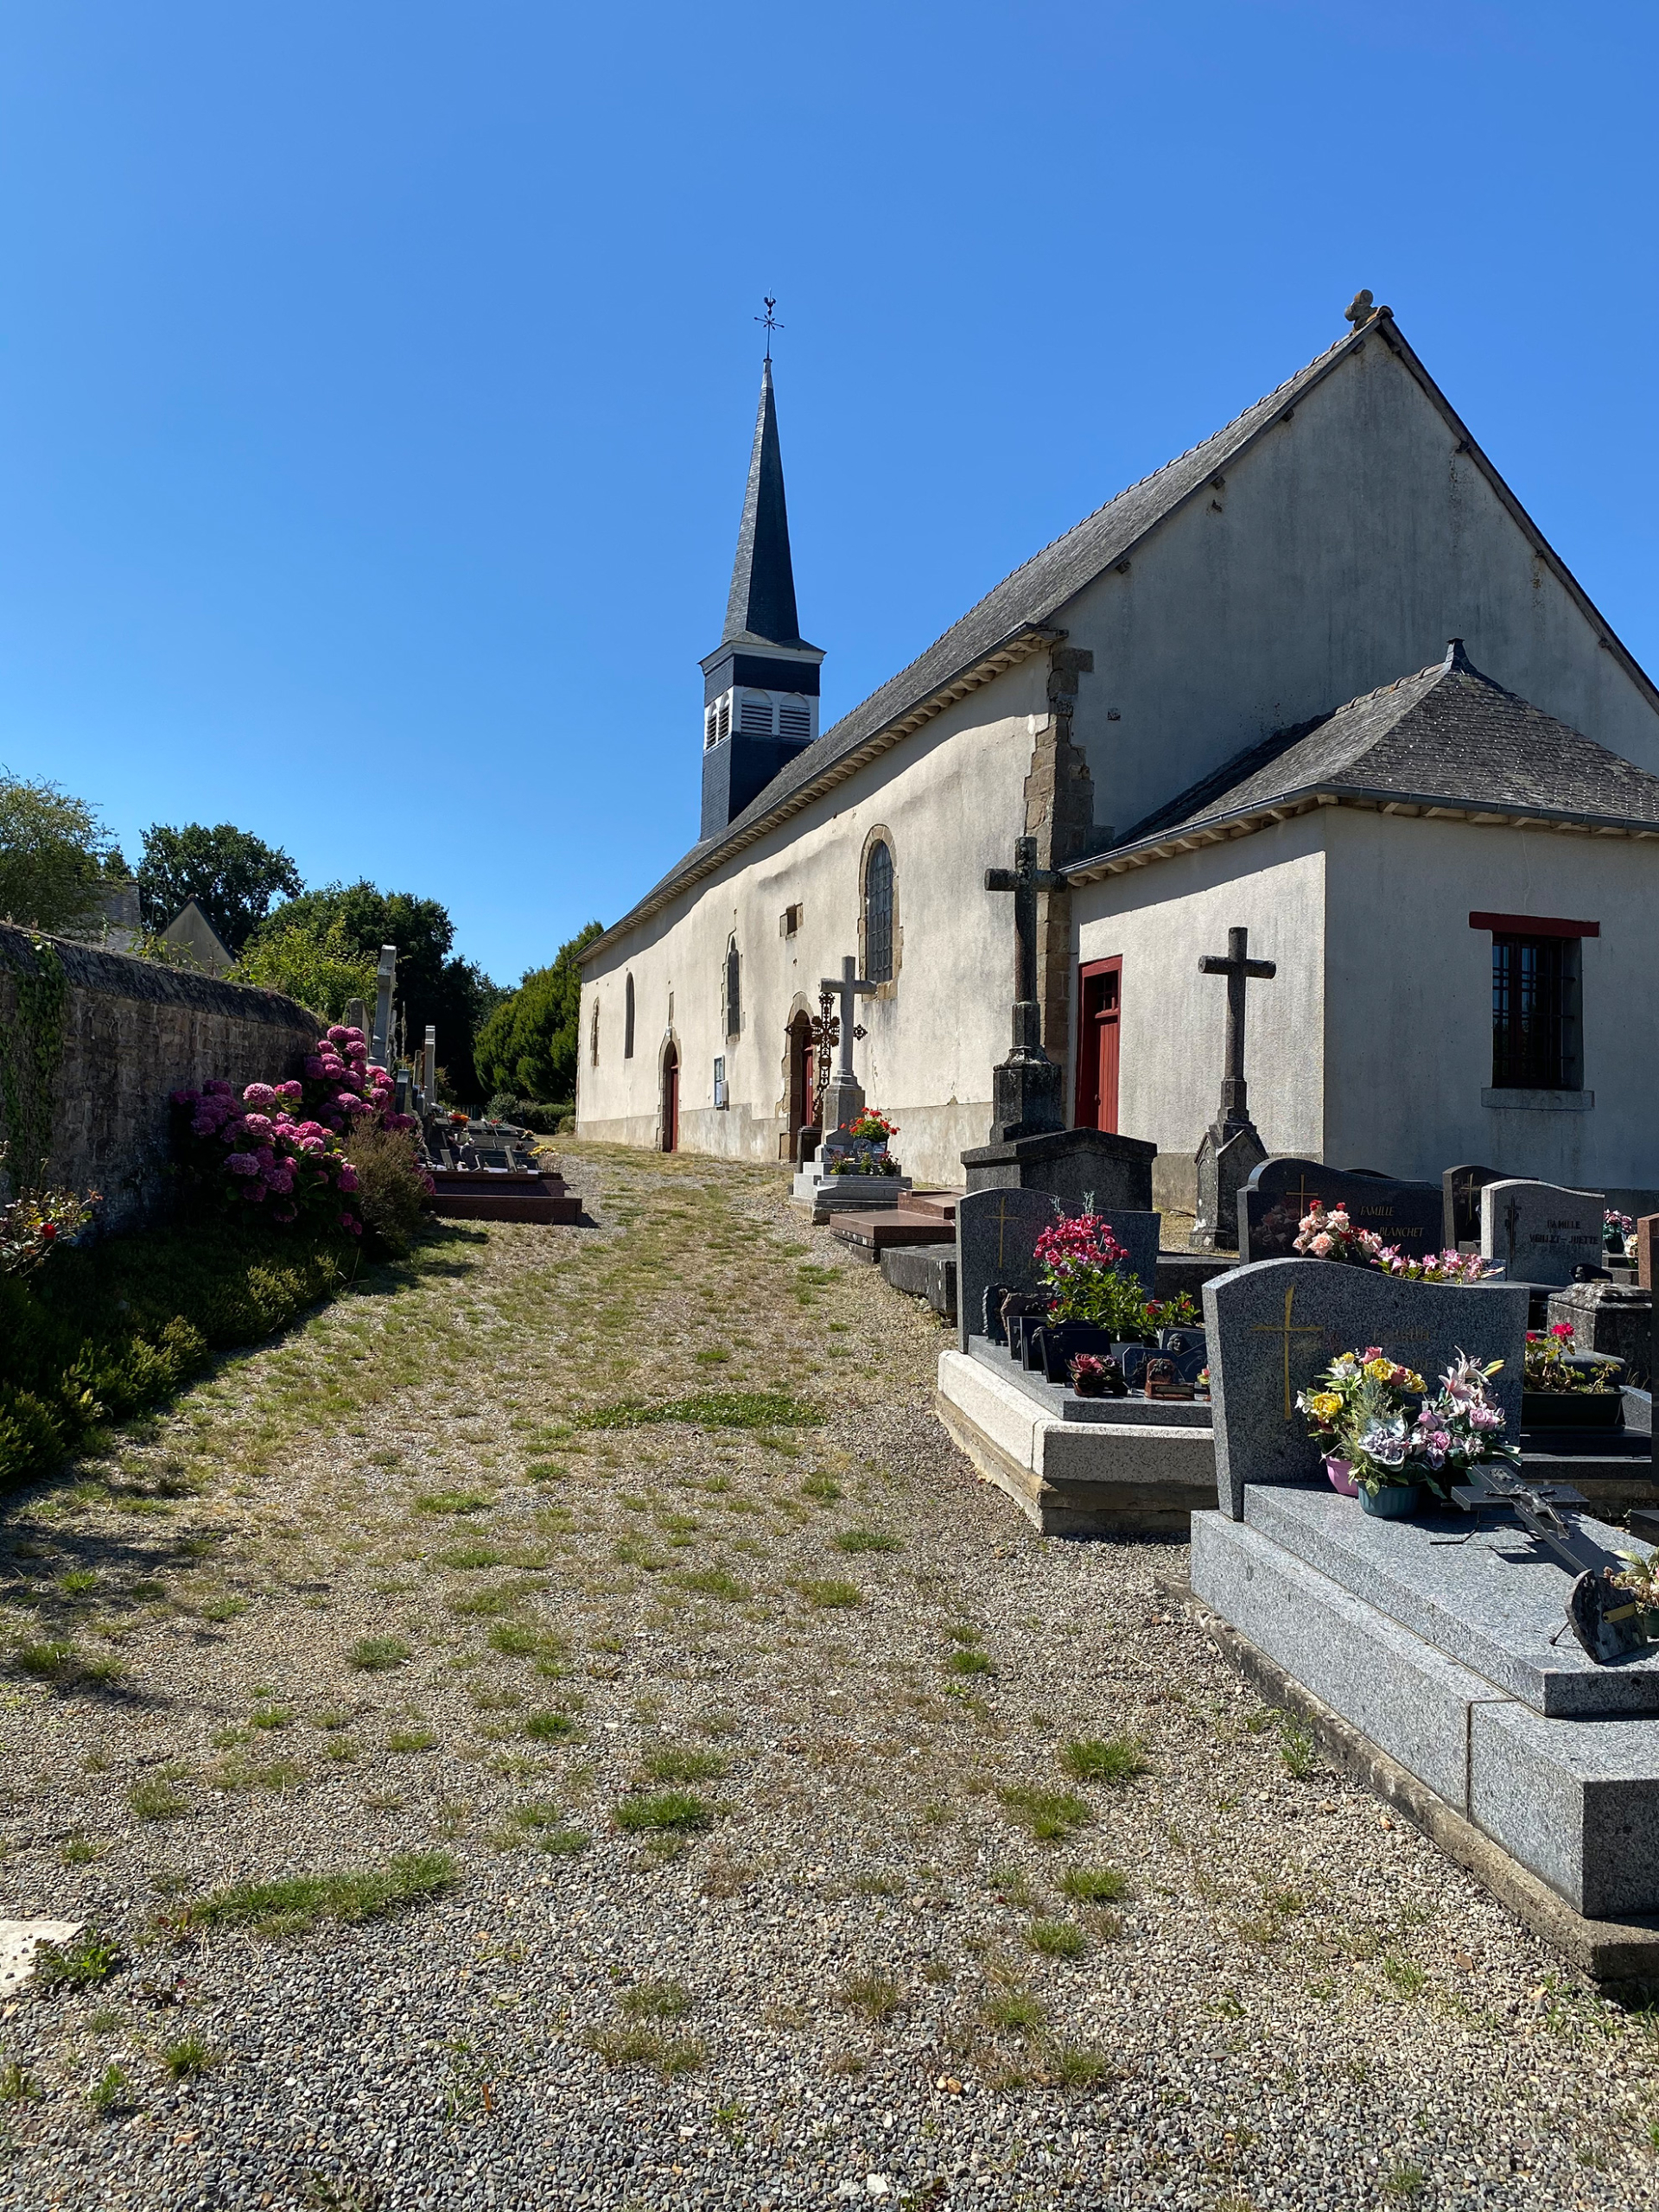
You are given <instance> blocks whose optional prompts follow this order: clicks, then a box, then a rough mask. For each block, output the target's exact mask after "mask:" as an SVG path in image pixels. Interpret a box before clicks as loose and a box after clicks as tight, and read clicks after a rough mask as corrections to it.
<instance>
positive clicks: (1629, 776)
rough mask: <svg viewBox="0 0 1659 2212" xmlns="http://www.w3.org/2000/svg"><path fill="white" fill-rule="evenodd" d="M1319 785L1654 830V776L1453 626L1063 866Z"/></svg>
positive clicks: (1391, 800)
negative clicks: (1528, 689)
mask: <svg viewBox="0 0 1659 2212" xmlns="http://www.w3.org/2000/svg"><path fill="white" fill-rule="evenodd" d="M1320 794H1324V795H1326V796H1328V797H1331V798H1337V799H1342V798H1348V799H1353V800H1359V801H1363V802H1366V803H1375V804H1380V805H1392V806H1397V807H1401V808H1405V807H1411V808H1413V809H1416V808H1429V809H1433V808H1446V809H1448V810H1455V811H1457V812H1459V813H1482V812H1486V813H1498V814H1502V815H1522V816H1525V815H1529V814H1538V815H1541V816H1544V817H1548V818H1549V819H1551V820H1554V821H1563V822H1584V823H1608V824H1610V825H1617V826H1618V827H1620V828H1624V829H1635V828H1644V827H1647V826H1649V825H1651V826H1652V827H1653V828H1654V829H1659V776H1651V775H1649V773H1648V772H1647V770H1646V769H1645V768H1638V767H1637V766H1635V765H1634V764H1633V763H1632V762H1630V761H1629V760H1623V759H1621V758H1620V756H1619V755H1618V753H1611V752H1609V751H1608V749H1607V747H1605V745H1599V744H1598V743H1597V742H1596V741H1595V739H1594V738H1592V737H1586V736H1585V735H1584V734H1583V733H1582V732H1581V731H1580V730H1576V729H1573V728H1569V727H1568V725H1567V723H1566V722H1559V721H1556V720H1555V719H1554V716H1553V715H1546V714H1544V713H1542V712H1541V710H1540V709H1538V708H1536V707H1535V706H1533V705H1531V704H1530V703H1529V702H1528V701H1527V700H1525V699H1522V698H1521V697H1519V696H1517V695H1516V693H1515V692H1513V691H1506V690H1504V689H1503V685H1502V684H1501V683H1494V682H1493V681H1492V679H1491V677H1490V676H1483V675H1482V673H1481V672H1480V671H1479V670H1478V668H1477V667H1476V666H1475V665H1474V664H1473V663H1472V662H1471V660H1470V658H1469V656H1468V655H1467V653H1465V652H1464V649H1463V640H1462V639H1460V638H1454V639H1452V644H1451V646H1450V649H1449V650H1448V652H1447V653H1446V658H1445V659H1444V660H1443V661H1436V662H1435V663H1434V664H1433V666H1432V667H1430V668H1424V669H1420V670H1418V671H1417V672H1416V674H1415V675H1413V676H1402V677H1399V678H1398V679H1397V680H1396V681H1395V682H1394V683H1385V684H1384V685H1383V687H1382V688H1381V689H1380V690H1376V691H1368V692H1367V693H1366V694H1365V696H1363V698H1359V699H1351V700H1350V701H1349V702H1348V703H1347V704H1346V705H1345V706H1342V707H1338V709H1337V710H1336V712H1335V713H1334V714H1332V715H1325V716H1324V717H1322V718H1321V719H1319V721H1313V722H1301V723H1299V724H1298V725H1297V726H1296V727H1295V728H1292V729H1286V730H1280V731H1278V732H1276V733H1275V734H1274V735H1273V736H1272V737H1268V738H1264V739H1263V740H1262V742H1261V743H1260V744H1257V745H1253V746H1251V747H1248V748H1247V750H1245V751H1244V752H1243V753H1235V754H1234V755H1233V757H1232V759H1231V760H1227V761H1224V763H1223V764H1222V766H1220V767H1219V768H1217V770H1216V772H1214V774H1213V775H1210V776H1206V777H1205V779H1203V781H1202V782H1200V783H1196V784H1192V785H1189V786H1188V788H1187V789H1186V790H1185V791H1182V792H1181V793H1180V794H1179V796H1178V797H1177V798H1173V799H1172V800H1171V801H1170V802H1169V804H1168V805H1166V806H1163V807H1160V808H1159V810H1157V812H1156V813H1155V814H1150V815H1148V816H1147V817H1146V819H1145V820H1144V821H1142V822H1139V823H1136V824H1135V827H1134V829H1131V830H1130V831H1129V832H1128V835H1127V836H1124V837H1122V838H1121V839H1120V840H1119V841H1118V842H1117V843H1116V845H1115V846H1113V847H1112V848H1111V849H1110V850H1109V852H1106V853H1101V854H1096V855H1091V856H1090V857H1089V858H1087V859H1084V860H1080V861H1076V862H1074V863H1073V865H1072V868H1071V869H1070V870H1068V873H1073V874H1078V875H1091V874H1101V873H1103V872H1105V871H1106V869H1107V868H1108V865H1109V863H1112V862H1117V861H1123V860H1126V859H1128V857H1129V856H1130V855H1135V854H1136V853H1147V854H1148V855H1149V854H1150V853H1152V852H1155V851H1156V850H1157V849H1159V848H1160V846H1164V845H1172V846H1173V841H1175V840H1177V839H1179V838H1185V837H1186V836H1189V835H1190V834H1192V833H1202V832H1204V831H1205V830H1208V829H1218V828H1220V827H1221V826H1222V825H1224V824H1227V823H1243V822H1245V821H1247V820H1248V819H1249V817H1251V816H1253V815H1259V814H1262V812H1264V810H1268V809H1271V808H1275V807H1294V806H1297V805H1299V804H1303V803H1306V802H1311V801H1312V800H1313V799H1314V798H1316V797H1317V796H1319V795H1320Z"/></svg>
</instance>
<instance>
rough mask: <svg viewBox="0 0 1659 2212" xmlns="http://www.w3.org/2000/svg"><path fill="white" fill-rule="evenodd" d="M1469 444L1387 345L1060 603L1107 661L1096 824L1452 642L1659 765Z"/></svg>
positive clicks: (1591, 730)
mask: <svg viewBox="0 0 1659 2212" xmlns="http://www.w3.org/2000/svg"><path fill="white" fill-rule="evenodd" d="M1449 397H1451V398H1452V400H1453V402H1454V403H1455V401H1456V397H1457V395H1456V394H1455V393H1452V394H1450V395H1449ZM1473 427H1474V429H1475V430H1476V433H1477V435H1478V431H1479V427H1480V426H1479V424H1478V423H1476V424H1475V425H1474V426H1473ZM1456 443H1457V440H1456V437H1455V435H1454V434H1453V432H1452V430H1451V429H1450V428H1449V427H1448V425H1447V424H1446V420H1445V418H1444V417H1443V416H1442V415H1441V414H1440V410H1439V409H1438V408H1437V407H1435V406H1434V405H1433V403H1432V401H1430V400H1429V399H1428V398H1427V396H1426V395H1425V394H1424V392H1423V391H1422V388H1421V385H1419V384H1418V383H1417V381H1416V379H1415V378H1414V377H1413V376H1412V374H1411V373H1410V372H1409V371H1408V369H1407V368H1406V367H1405V366H1404V365H1402V363H1401V361H1400V360H1399V359H1398V358H1397V357H1396V356H1395V355H1394V354H1393V353H1389V351H1388V350H1387V348H1386V347H1385V346H1383V343H1382V341H1381V340H1379V339H1377V338H1375V337H1373V338H1371V339H1370V340H1367V342H1366V345H1365V346H1364V349H1363V352H1361V353H1358V354H1357V355H1356V356H1354V357H1351V359H1348V360H1347V361H1345V362H1344V363H1343V364H1342V365H1339V366H1338V368H1336V369H1335V370H1333V371H1332V373H1331V374H1330V375H1329V376H1328V377H1327V378H1325V381H1324V383H1323V384H1321V385H1319V386H1318V387H1317V388H1316V389H1315V390H1314V391H1312V392H1311V393H1309V394H1308V395H1307V396H1306V397H1304V398H1303V399H1302V400H1301V401H1300V403H1299V404H1298V405H1297V407H1296V410H1295V412H1294V416H1293V417H1292V419H1291V421H1290V422H1289V423H1286V424H1285V425H1283V426H1282V427H1280V428H1274V429H1271V430H1269V431H1268V433H1267V434H1266V435H1265V436H1263V437H1262V439H1260V440H1259V441H1258V442H1257V443H1256V445H1255V447H1254V448H1252V450H1251V451H1250V452H1249V454H1246V455H1245V457H1244V458H1243V460H1242V461H1238V462H1237V463H1236V464H1235V465H1234V466H1233V467H1230V469H1229V470H1228V471H1227V474H1226V481H1225V483H1224V485H1223V486H1221V487H1220V488H1219V489H1216V488H1214V487H1206V488H1205V491H1203V492H1202V493H1199V494H1198V496H1197V497H1196V498H1195V499H1193V500H1192V501H1190V502H1189V503H1188V505H1186V506H1185V507H1184V508H1182V509H1181V510H1180V512H1179V513H1178V514H1176V515H1174V516H1173V517H1172V518H1170V520H1169V521H1167V522H1166V523H1165V524H1163V525H1162V526H1161V527H1160V529H1159V530H1158V531H1156V532H1155V533H1154V536H1153V537H1151V538H1149V539H1148V540H1147V543H1145V544H1144V545H1142V546H1141V547H1140V548H1139V549H1137V550H1136V551H1135V554H1134V556H1133V558H1132V561H1131V564H1130V569H1129V573H1128V575H1119V574H1118V573H1117V572H1116V569H1109V570H1108V572H1107V573H1106V575H1103V576H1101V577H1099V578H1097V579H1096V581H1095V582H1093V583H1091V584H1090V585H1088V586H1086V587H1085V588H1084V589H1083V590H1082V591H1081V592H1079V593H1078V594H1077V597H1076V598H1075V599H1074V600H1072V601H1071V602H1070V603H1069V604H1068V605H1067V606H1066V607H1064V608H1062V609H1061V610H1060V611H1059V613H1058V614H1056V616H1055V617H1054V620H1055V621H1056V622H1057V623H1058V624H1059V625H1061V626H1064V627H1065V630H1066V631H1067V632H1068V637H1069V641H1070V643H1071V645H1076V646H1083V647H1086V648H1090V649H1091V650H1092V651H1093V653H1094V656H1095V671H1094V674H1093V675H1092V676H1084V677H1083V678H1082V679H1081V683H1080V688H1079V692H1078V698H1077V719H1076V724H1075V733H1074V734H1075V735H1076V737H1077V741H1078V742H1079V743H1080V744H1081V745H1083V746H1084V748H1085V749H1086V751H1087V753H1088V754H1089V760H1090V769H1091V771H1092V772H1093V775H1094V778H1095V786H1096V817H1097V819H1098V820H1100V821H1102V822H1107V823H1113V824H1114V825H1115V826H1116V829H1117V831H1118V832H1119V834H1120V836H1122V835H1123V834H1124V833H1126V832H1127V831H1128V829H1130V828H1131V827H1132V826H1133V825H1134V824H1135V823H1137V822H1139V821H1141V819H1142V818H1143V817H1145V816H1146V815H1147V814H1148V813H1150V812H1151V811H1152V810H1154V809H1155V808H1157V807H1159V806H1161V805H1163V804H1166V802H1167V801H1168V800H1170V799H1171V798H1174V797H1175V796H1176V795H1177V794H1178V793H1179V792H1180V791H1184V790H1185V788H1186V787H1187V786H1188V785H1190V784H1192V783H1194V782H1196V781H1197V780H1198V779H1199V778H1200V777H1203V776H1205V775H1208V774H1209V773H1210V772H1211V771H1212V770H1213V769H1215V768H1217V767H1218V766H1220V765H1221V764H1222V762H1223V761H1224V760H1228V759H1230V757H1231V755H1232V754H1233V753H1236V752H1239V751H1241V750H1242V749H1243V747H1246V746H1249V745H1254V744H1255V743H1256V742H1257V741H1259V740H1260V739H1262V738H1263V737H1267V736H1268V735H1270V734H1272V733H1273V732H1274V731H1275V730H1280V729H1284V728H1289V727H1291V726H1292V725H1294V724H1295V723H1297V722H1300V721H1307V720H1309V719H1311V718H1312V717H1313V716H1316V715H1326V714H1329V713H1330V712H1332V709H1335V708H1337V707H1339V706H1341V705H1342V704H1343V703H1344V701H1346V700H1348V699H1351V698H1355V697H1357V696H1359V695H1360V694H1361V693H1362V692H1365V691H1370V690H1375V689H1376V687H1377V686H1378V685H1379V684H1383V683H1392V682H1393V681H1394V679H1395V677H1399V676H1404V675H1407V674H1408V673H1409V672H1410V671H1413V670H1414V669H1419V668H1426V667H1427V665H1428V664H1430V663H1431V662H1432V661H1437V660H1440V659H1441V658H1443V657H1444V655H1445V652H1446V639H1448V638H1452V637H1461V638H1462V639H1464V641H1465V645H1466V647H1467V650H1468V652H1469V656H1470V658H1471V660H1473V662H1474V664H1475V665H1476V666H1477V667H1478V668H1479V669H1480V670H1482V671H1484V673H1485V674H1486V675H1488V676H1491V677H1493V678H1494V679H1495V680H1496V681H1497V683H1502V684H1503V685H1505V686H1506V687H1507V688H1508V689H1509V690H1511V691H1518V692H1519V693H1521V695H1522V696H1523V697H1525V698H1527V699H1529V700H1530V701H1531V702H1532V703H1533V704H1534V705H1535V706H1536V707H1541V708H1542V709H1544V711H1545V712H1546V713H1548V714H1552V715H1556V716H1558V717H1559V718H1560V720H1561V721H1565V722H1567V723H1568V724H1570V725H1571V726H1572V727H1573V728H1575V729H1580V730H1582V731H1584V732H1585V733H1586V735H1587V736H1590V737H1593V738H1596V739H1599V741H1600V742H1601V743H1602V744H1604V745H1606V746H1610V747H1611V748H1612V749H1613V751H1614V752H1616V753H1623V754H1624V757H1625V758H1626V759H1627V760H1634V761H1636V762H1637V764H1638V765H1639V766H1642V767H1644V768H1647V769H1649V770H1652V771H1654V772H1659V714H1656V711H1655V709H1653V707H1652V706H1650V705H1649V702H1648V700H1647V698H1646V696H1644V695H1643V692H1642V691H1641V690H1640V689H1639V688H1638V686H1637V684H1636V683H1635V682H1634V680H1633V679H1632V678H1631V677H1630V676H1629V675H1628V674H1627V673H1626V672H1625V671H1624V668H1623V667H1622V666H1621V665H1620V664H1619V662H1618V658H1616V657H1615V655H1614V654H1613V653H1612V652H1610V651H1607V650H1605V648H1604V647H1603V646H1602V645H1600V644H1599V636H1600V634H1601V633H1600V632H1599V631H1598V630H1597V629H1596V628H1594V627H1592V626H1591V625H1590V624H1589V623H1587V622H1586V620H1585V619H1584V617H1583V616H1582V615H1581V614H1580V611H1579V609H1578V607H1577V606H1576V605H1575V604H1574V602H1573V600H1572V599H1571V598H1570V596H1569V595H1568V594H1567V591H1566V589H1565V588H1563V587H1562V586H1561V585H1560V583H1558V582H1556V580H1555V578H1554V575H1553V574H1552V573H1551V571H1550V569H1548V566H1547V565H1546V563H1544V562H1543V561H1542V560H1541V559H1540V558H1539V557H1538V556H1536V555H1535V553H1534V551H1533V550H1532V546H1531V543H1530V542H1529V539H1528V538H1527V537H1526V536H1525V535H1524V534H1523V532H1522V531H1521V529H1520V528H1519V526H1518V525H1517V524H1516V523H1515V521H1514V520H1513V519H1512V518H1511V517H1510V513H1509V511H1508V510H1507V509H1506V508H1505V507H1504V506H1503V504H1502V503H1501V501H1500V500H1499V499H1498V497H1497V493H1495V492H1494V491H1493V490H1492V489H1491V486H1490V484H1489V483H1488V481H1487V480H1486V478H1485V477H1484V475H1483V474H1481V472H1480V471H1479V470H1478V468H1477V467H1475V466H1474V465H1473V463H1472V462H1471V460H1470V459H1469V457H1468V456H1467V454H1463V455H1459V454H1458V453H1456V452H1455V450H1454V448H1455V446H1456ZM1217 509H1219V512H1217V511H1216V510H1217ZM1543 519H1544V520H1546V521H1547V520H1548V518H1543ZM1109 709H1116V713H1117V715H1118V716H1119V717H1120V719H1118V720H1117V721H1109V719H1108V712H1109Z"/></svg>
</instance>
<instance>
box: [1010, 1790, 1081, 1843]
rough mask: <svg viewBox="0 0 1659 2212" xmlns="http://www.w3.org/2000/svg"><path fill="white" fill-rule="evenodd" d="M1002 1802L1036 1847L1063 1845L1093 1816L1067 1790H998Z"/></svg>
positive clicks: (1079, 1798)
mask: <svg viewBox="0 0 1659 2212" xmlns="http://www.w3.org/2000/svg"><path fill="white" fill-rule="evenodd" d="M997 1795H998V1796H999V1797H1001V1801H1002V1802H1003V1803H1004V1804H1005V1805H1006V1806H1007V1808H1008V1810H1009V1811H1010V1812H1011V1813H1012V1814H1014V1816H1015V1818H1016V1819H1017V1820H1019V1821H1020V1822H1021V1824H1022V1825H1023V1826H1024V1827H1025V1829H1026V1831H1027V1834H1030V1835H1032V1836H1033V1837H1034V1838H1035V1839H1036V1840H1037V1841H1038V1842H1039V1843H1065V1842H1069V1841H1070V1840H1071V1837H1072V1836H1073V1835H1075V1834H1077V1830H1078V1829H1079V1828H1082V1827H1088V1825H1089V1823H1090V1821H1092V1820H1093V1818H1094V1814H1093V1813H1092V1812H1091V1811H1090V1808H1089V1807H1088V1806H1087V1805H1086V1804H1084V1801H1083V1799H1082V1798H1081V1797H1074V1796H1072V1795H1071V1792H1070V1790H1066V1789H1000V1790H999V1791H998V1792H997Z"/></svg>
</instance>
